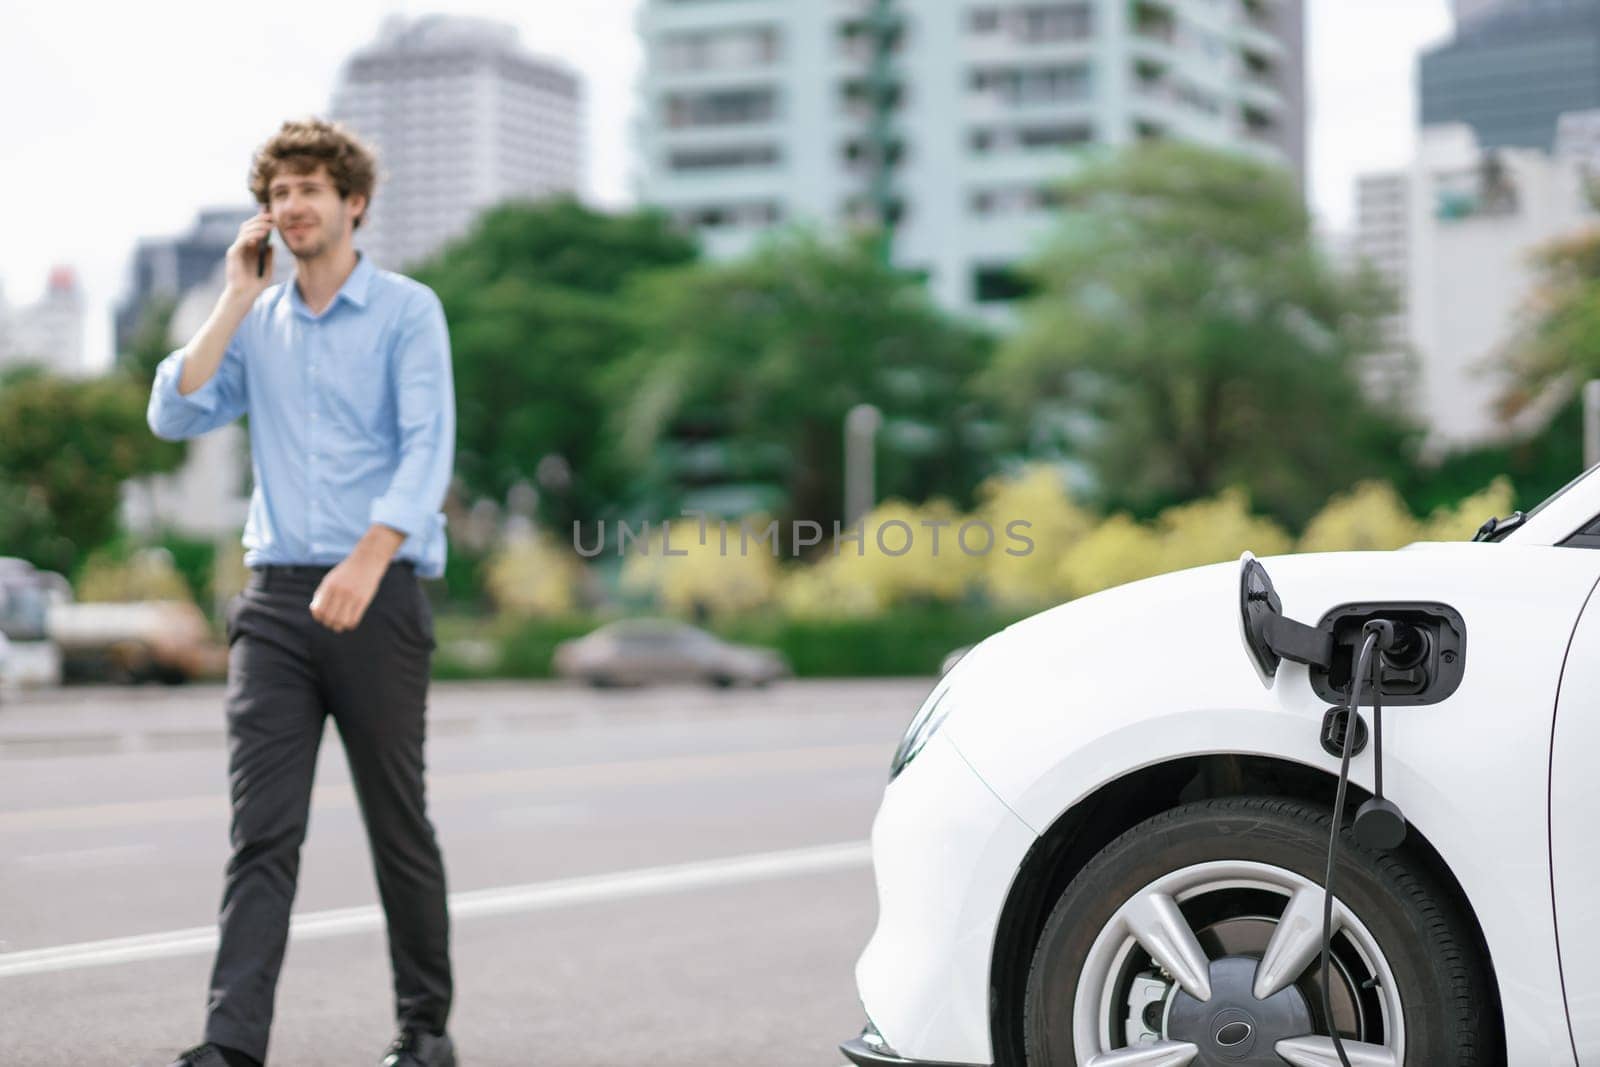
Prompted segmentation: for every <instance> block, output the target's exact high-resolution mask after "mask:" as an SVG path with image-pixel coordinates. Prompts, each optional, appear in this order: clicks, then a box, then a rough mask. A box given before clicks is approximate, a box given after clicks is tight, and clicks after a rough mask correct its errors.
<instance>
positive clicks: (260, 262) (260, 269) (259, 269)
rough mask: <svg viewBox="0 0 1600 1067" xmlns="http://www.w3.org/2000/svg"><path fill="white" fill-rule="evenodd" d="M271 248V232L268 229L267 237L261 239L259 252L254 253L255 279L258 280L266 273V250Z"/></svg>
mask: <svg viewBox="0 0 1600 1067" xmlns="http://www.w3.org/2000/svg"><path fill="white" fill-rule="evenodd" d="M271 247H272V230H271V228H268V230H267V235H266V236H265V237H263V238H262V239H261V244H260V246H259V251H258V252H257V253H256V277H257V278H259V277H261V276H262V275H263V274H265V273H266V272H267V249H268V248H271Z"/></svg>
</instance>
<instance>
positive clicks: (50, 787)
mask: <svg viewBox="0 0 1600 1067" xmlns="http://www.w3.org/2000/svg"><path fill="white" fill-rule="evenodd" d="M930 684H931V680H928V679H908V680H903V681H899V680H897V681H884V682H860V683H845V682H791V683H787V684H784V685H780V686H777V687H775V688H774V689H772V690H770V691H767V692H762V693H751V692H746V691H733V692H720V691H707V690H699V689H656V690H637V691H623V692H599V693H597V692H590V691H587V690H582V689H576V688H569V687H565V686H558V685H517V686H511V685H456V686H452V685H438V686H435V688H434V690H433V699H432V704H431V725H430V740H429V748H428V760H429V785H430V797H431V810H432V815H433V820H434V823H435V825H436V827H437V828H438V832H439V837H440V841H441V843H442V845H443V848H444V851H445V860H446V864H447V868H448V871H449V877H450V889H451V895H452V900H451V909H452V916H453V942H454V958H455V967H456V988H457V1000H456V1008H455V1011H454V1014H453V1016H452V1020H451V1030H452V1032H453V1034H454V1035H455V1037H456V1040H457V1043H458V1045H459V1047H460V1049H461V1055H462V1063H463V1064H464V1065H465V1067H536V1065H550V1067H563V1065H566V1067H579V1065H583V1067H599V1065H604V1067H613V1065H615V1067H622V1065H633V1064H651V1065H674V1064H682V1065H690V1064H695V1065H700V1064H706V1063H713V1062H714V1063H751V1064H760V1065H764V1067H788V1065H794V1067H803V1065H804V1067H816V1065H821V1067H833V1065H837V1064H838V1063H839V1062H840V1060H841V1057H840V1056H839V1055H838V1053H837V1052H836V1051H835V1046H836V1043H837V1042H838V1041H840V1040H842V1039H843V1038H846V1037H849V1036H853V1034H854V1033H855V1032H856V1031H857V1029H858V1028H859V1026H860V1021H861V1017H860V1010H859V1007H858V1005H857V1002H856V998H855V993H854V984H853V981H852V977H851V970H852V967H853V964H854V961H855V958H856V956H857V955H858V954H859V952H860V950H861V948H862V946H863V945H864V944H865V942H866V939H867V937H868V936H869V935H870V933H871V929H872V924H873V922H874V920H875V916H876V902H875V899H874V896H873V889H872V876H871V870H870V866H869V863H868V857H867V850H866V847H865V842H866V838H867V835H868V833H869V830H870V826H871V820H872V815H873V812H874V811H875V809H876V806H877V802H878V797H879V795H880V793H881V791H882V789H883V785H884V781H885V777H886V772H887V762H888V758H889V755H890V753H891V751H892V749H893V746H894V743H895V741H896V740H897V738H898V736H899V734H900V731H901V730H902V729H903V728H904V726H905V724H906V722H907V721H908V719H909V718H910V715H911V713H912V711H913V710H914V709H915V706H916V704H917V702H918V701H919V700H920V699H921V697H922V696H923V695H924V694H925V692H926V691H927V689H928V687H929V685H930ZM321 755H322V763H321V765H320V767H319V770H318V778H317V783H318V784H317V792H316V796H315V800H314V808H313V813H312V824H311V830H310V836H309V840H308V841H307V843H306V846H305V849H304V851H303V854H302V869H301V879H300V890H299V895H298V897H297V901H296V916H297V918H296V927H295V933H294V935H293V940H292V942H291V945H290V949H289V955H288V960H287V963H286V965H285V968H284V973H283V978H282V981H281V983H280V986H279V995H278V1010H277V1018H276V1022H275V1024H274V1031H273V1043H272V1050H271V1060H270V1062H271V1063H272V1064H274V1065H292V1067H315V1065H320V1064H330V1065H331V1064H338V1065H341V1067H342V1065H354V1064H375V1063H376V1062H377V1058H378V1055H379V1053H380V1052H381V1050H382V1048H383V1047H384V1045H385V1044H386V1042H387V1041H388V1038H389V1037H390V1035H391V1029H392V1005H391V1000H390V995H389V992H388V989H389V975H388V964H387V955H386V951H385V947H384V940H383V934H382V924H381V917H380V916H379V914H378V912H377V909H376V907H375V905H376V901H377V894H376V889H375V887H374V882H373V877H372V872H371V866H370V863H369V860H368V856H367V852H366V845H365V839H364V836H363V831H362V827H361V822H360V817H359V815H358V813H357V811H356V809H355V807H354V797H353V795H352V793H351V791H350V788H349V785H348V775H347V773H346V770H345V766H344V762H343V753H342V751H341V750H340V747H339V741H338V735H337V733H336V732H334V731H333V730H331V729H330V730H329V731H328V732H327V733H326V734H325V736H324V744H323V749H322V754H321ZM225 759H226V752H225V749H224V741H223V736H222V731H221V693H220V690H218V689H216V688H209V687H208V688H192V689H182V690H161V689H141V690H136V691H134V690H116V689H83V690H64V691H59V692H57V693H52V694H42V695H39V696H34V697H30V698H22V699H17V698H12V699H9V700H8V701H7V703H5V704H3V705H0V1065H4V1067H55V1065H62V1067H66V1065H73V1067H78V1065H84V1064H96V1065H98V1064H115V1065H120V1067H128V1065H138V1067H146V1065H156V1067H160V1065H164V1064H166V1063H167V1062H168V1061H169V1060H170V1058H171V1057H172V1055H173V1054H174V1053H175V1052H177V1051H178V1050H180V1049H181V1048H183V1047H184V1046H186V1045H188V1044H191V1043H193V1042H194V1041H195V1040H198V1035H199V1033H200V1028H201V1025H202V1023H203V1010H204V1003H205V987H206V980H207V977H208V974H209V969H210V962H211V950H212V946H213V944H214V936H215V918H216V906H217V902H218V899H219V897H220V893H221V877H222V869H223V864H224V863H225V861H226V858H227V804H226V768H225Z"/></svg>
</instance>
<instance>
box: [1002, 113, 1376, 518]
mask: <svg viewBox="0 0 1600 1067" xmlns="http://www.w3.org/2000/svg"><path fill="white" fill-rule="evenodd" d="M1062 192H1063V197H1062V199H1063V217H1062V221H1061V225H1060V228H1059V233H1058V235H1057V236H1056V239H1055V240H1054V242H1053V243H1052V244H1051V245H1050V246H1049V248H1048V250H1047V251H1046V252H1045V253H1044V254H1043V255H1042V256H1041V257H1040V258H1039V259H1038V260H1037V262H1035V263H1034V264H1032V266H1031V272H1030V273H1031V275H1032V277H1033V279H1034V281H1035V282H1036V285H1037V289H1036V292H1035V294H1034V295H1033V296H1032V297H1031V298H1029V299H1028V300H1027V301H1026V303H1025V304H1024V306H1023V308H1022V321H1021V325H1020V329H1019V330H1018V331H1017V333H1016V334H1015V335H1014V336H1013V337H1012V338H1011V339H1010V340H1009V342H1008V343H1007V344H1006V345H1005V346H1004V348H1003V350H1002V352H1001V353H1000V355H999V357H998V358H997V360H996V362H995V364H994V365H993V367H992V368H991V371H990V373H989V374H988V375H987V376H986V379H985V385H986V386H987V387H988V388H989V389H990V390H992V391H993V392H994V393H995V394H997V395H998V396H1000V397H1002V398H1004V400H1005V401H1006V402H1007V403H1008V404H1009V405H1010V406H1011V408H1012V410H1014V411H1016V412H1018V413H1019V414H1020V415H1022V416H1023V417H1025V418H1027V419H1029V420H1030V425H1031V426H1032V427H1033V428H1034V429H1035V430H1037V429H1038V428H1039V427H1041V426H1045V425H1048V424H1049V422H1050V420H1051V419H1052V418H1054V419H1055V420H1056V421H1057V423H1058V424H1060V423H1064V424H1065V425H1067V426H1069V427H1076V430H1075V432H1069V434H1068V440H1069V447H1070V448H1071V449H1073V450H1074V451H1075V454H1076V455H1077V456H1078V457H1079V458H1082V459H1084V460H1087V461H1088V463H1089V464H1090V466H1091V468H1092V470H1093V472H1094V474H1095V475H1096V481H1097V482H1098V486H1099V491H1100V494H1101V496H1102V497H1103V503H1105V504H1107V505H1108V506H1112V507H1124V508H1131V509H1133V510H1134V511H1136V512H1138V513H1141V514H1146V515H1148V514H1150V513H1152V512H1154V511H1155V510H1158V509H1159V508H1161V507H1163V506H1165V505H1168V504H1171V503H1173V502H1178V501H1183V500H1189V499H1196V498H1200V497H1207V496H1211V495H1213V494H1215V493H1217V492H1219V491H1220V490H1222V489H1224V488H1226V487H1228V486H1232V485H1239V486H1243V487H1244V488H1246V489H1247V490H1248V491H1249V493H1250V494H1251V498H1252V500H1253V502H1254V503H1255V504H1256V505H1257V506H1259V507H1263V508H1265V509H1266V510H1267V511H1268V512H1270V513H1271V514H1273V515H1274V516H1275V517H1277V518H1279V519H1281V520H1283V521H1286V522H1288V523H1289V524H1290V525H1293V526H1296V527H1298V526H1299V525H1300V524H1301V523H1303V522H1304V521H1305V520H1306V519H1307V518H1309V516H1310V515H1311V514H1312V513H1313V512H1314V511H1315V510H1316V508H1317V507H1318V506H1319V505H1320V504H1321V503H1322V501H1324V500H1325V499H1326V498H1327V496H1328V495H1329V493H1330V492H1333V491H1334V490H1337V489H1340V488H1343V487H1345V486H1347V485H1349V484H1351V483H1353V482H1355V481H1357V480H1359V479H1360V478H1363V477H1368V476H1374V475H1382V474H1386V473H1388V472H1389V471H1390V470H1391V469H1392V467H1393V464H1394V462H1395V460H1394V457H1395V456H1397V455H1401V454H1403V453H1405V451H1406V447H1405V446H1406V444H1407V432H1406V430H1405V428H1404V427H1403V426H1402V425H1401V424H1400V422H1399V421H1398V419H1397V418H1396V417H1395V416H1393V415H1391V414H1389V413H1386V412H1381V411H1377V410H1374V409H1373V408H1372V406H1371V405H1369V404H1368V403H1367V402H1366V400H1365V399H1364V397H1363V395H1362V392H1361V389H1360V388H1359V385H1358V383H1357V379H1356V375H1355V360H1356V358H1357V356H1358V355H1359V354H1361V353H1365V352H1371V351H1374V350H1376V348H1377V347H1378V341H1379V338H1378V333H1377V323H1378V319H1379V317H1380V316H1381V315H1382V314H1383V313H1384V311H1385V310H1386V309H1387V307H1388V306H1389V304H1390V298H1389V297H1388V295H1387V294H1386V293H1385V292H1384V290H1383V288H1382V287H1381V285H1379V284H1378V283H1377V281H1376V279H1375V278H1374V277H1373V276H1372V275H1371V274H1370V273H1364V274H1360V275H1355V276H1345V275H1342V274H1340V273H1338V272H1336V271H1334V270H1333V269H1331V268H1330V267H1329V265H1328V264H1327V263H1326V262H1325V261H1324V259H1323V258H1322V257H1321V255H1319V253H1318V250H1317V248H1316V246H1315V243H1314V241H1313V237H1312V233H1311V226H1310V221H1309V218H1308V216H1307V214H1306V211H1305V209H1304V207H1303V206H1302V204H1301V199H1300V194H1299V192H1298V190H1297V189H1296V188H1295V186H1294V183H1293V180H1292V178H1291V177H1290V176H1289V175H1288V174H1287V173H1286V172H1284V171H1283V170H1281V169H1279V168H1275V167H1271V166H1268V165H1265V164H1261V163H1257V162H1254V161H1251V160H1248V159H1246V158H1243V157H1239V156H1235V155H1229V154H1221V153H1218V152H1215V151H1213V150H1209V149H1205V148H1200V147H1195V146H1185V145H1179V144H1174V143H1161V144H1154V145H1145V146H1138V147H1135V148H1132V149H1128V150H1126V151H1125V152H1123V153H1121V154H1118V155H1116V156H1112V157H1109V158H1107V159H1103V160H1100V161H1097V162H1092V163H1090V164H1088V165H1086V166H1085V168H1084V169H1083V170H1081V171H1079V172H1078V173H1077V174H1076V175H1075V176H1073V177H1072V178H1071V179H1069V180H1068V181H1067V182H1066V183H1065V185H1064V187H1063V190H1062ZM1063 416H1065V418H1063Z"/></svg>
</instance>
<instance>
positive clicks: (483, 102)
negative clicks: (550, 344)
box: [330, 15, 582, 270]
mask: <svg viewBox="0 0 1600 1067" xmlns="http://www.w3.org/2000/svg"><path fill="white" fill-rule="evenodd" d="M330 114H331V117H333V118H334V119H336V120H338V121H340V122H343V123H345V124H346V125H348V126H349V127H351V128H352V129H353V130H354V131H355V132H356V133H357V134H359V135H360V136H361V137H362V138H363V139H365V140H367V141H368V142H369V143H370V144H372V145H373V147H375V148H376V149H377V151H378V155H379V181H378V189H377V195H376V196H375V197H374V200H373V204H372V207H371V210H370V211H369V213H368V217H367V219H366V221H365V222H363V224H362V226H361V229H360V230H359V231H357V234H356V244H357V245H358V246H359V247H360V248H362V249H364V250H365V251H366V253H367V254H368V255H370V256H371V257H372V259H373V261H374V262H376V263H377V264H378V265H379V266H381V267H384V268H387V269H391V270H400V269H404V268H406V267H407V266H409V265H411V264H414V263H416V262H417V261H419V260H421V259H425V258H426V257H428V256H430V255H432V254H433V253H434V252H436V251H438V250H439V248H440V247H442V246H443V245H444V244H445V243H446V242H448V241H450V240H451V239H453V238H455V237H458V236H461V235H462V234H464V233H465V232H466V231H467V230H468V229H469V228H470V227H471V225H472V223H473V221H474V220H475V219H476V218H477V216H478V215H479V214H480V213H481V212H482V211H483V210H484V209H486V208H489V207H492V206H494V205H496V204H499V203H501V202H503V201H507V200H521V199H533V200H536V199H541V198H544V197H550V196H556V195H562V194H571V195H576V194H577V192H578V189H579V184H580V181H581V173H582V158H581V155H582V146H581V140H582V86H581V83H580V79H579V77H578V75H577V74H576V73H575V72H574V71H573V70H572V69H571V68H569V67H568V66H566V65H565V64H562V63H559V62H557V61H554V60H549V59H544V58H541V57H537V56H534V55H533V54H531V53H530V52H528V51H526V50H525V49H524V48H523V47H522V46H521V44H520V43H519V39H518V34H517V30H516V27H514V26H511V25H509V24H505V23H500V22H495V21H491V20H488V19H479V18H465V17H458V16H448V15H426V16H422V17H419V18H405V17H403V16H391V17H390V18H388V19H386V20H385V21H384V23H383V26H382V29H381V30H380V32H379V34H378V39H377V40H376V41H375V42H374V43H373V44H371V45H370V46H368V47H366V48H363V49H361V50H360V51H358V52H357V53H355V54H354V55H353V56H351V57H350V59H349V60H347V61H346V63H345V65H344V68H343V70H342V71H341V73H340V77H339V83H338V86H337V88H336V89H335V91H334V95H333V102H332V105H331V107H330Z"/></svg>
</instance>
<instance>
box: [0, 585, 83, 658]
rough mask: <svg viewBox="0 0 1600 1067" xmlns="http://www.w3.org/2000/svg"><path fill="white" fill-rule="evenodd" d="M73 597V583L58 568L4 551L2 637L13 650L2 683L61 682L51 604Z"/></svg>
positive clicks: (0, 612)
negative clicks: (51, 631) (52, 637)
mask: <svg viewBox="0 0 1600 1067" xmlns="http://www.w3.org/2000/svg"><path fill="white" fill-rule="evenodd" d="M71 599H72V586H71V585H70V584H69V583H68V582H67V580H66V579H65V578H64V577H62V576H61V575H59V574H56V573H55V572H53V571H42V570H39V569H38V568H37V567H35V566H34V565H33V564H31V563H29V562H28V561H27V560H22V559H16V558H13V557H10V556H0V637H3V638H4V639H5V643H7V644H8V645H9V646H10V653H9V655H7V656H4V657H0V687H5V688H8V689H10V688H21V687H33V686H52V685H58V684H60V682H61V653H60V651H59V650H58V649H57V648H56V645H55V642H53V641H51V640H50V634H49V632H48V630H47V629H46V618H47V616H48V614H49V610H50V605H51V604H53V603H66V602H68V601H70V600H71Z"/></svg>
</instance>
